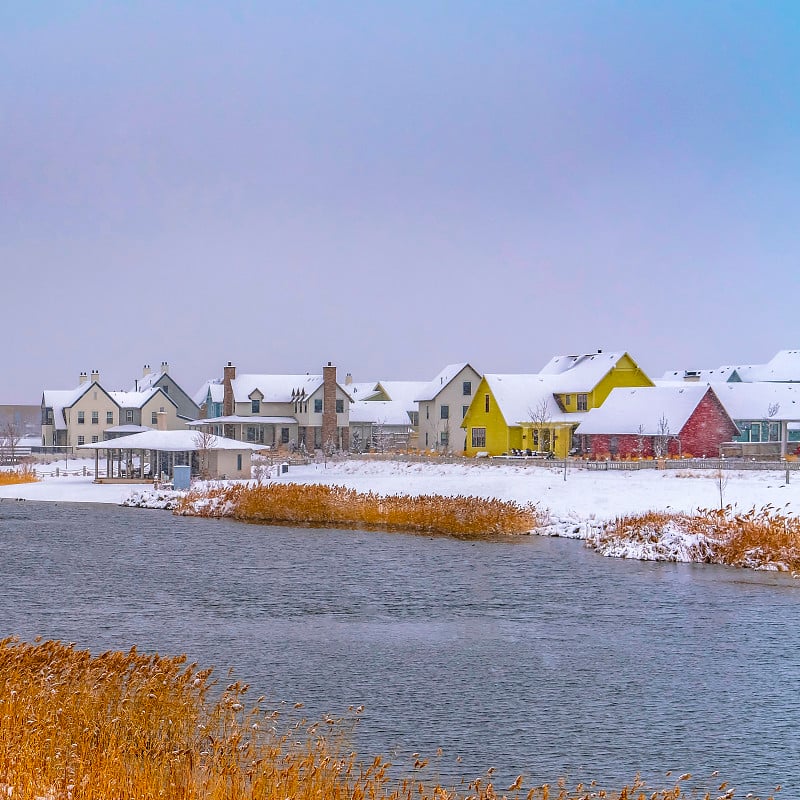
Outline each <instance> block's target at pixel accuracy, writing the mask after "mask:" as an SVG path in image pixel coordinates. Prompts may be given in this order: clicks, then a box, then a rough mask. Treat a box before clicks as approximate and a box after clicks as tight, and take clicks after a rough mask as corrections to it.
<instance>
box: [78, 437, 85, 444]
mask: <svg viewBox="0 0 800 800" xmlns="http://www.w3.org/2000/svg"><path fill="white" fill-rule="evenodd" d="M85 441H86V439H85V438H84V437H83V436H79V437H78V444H84V442H85Z"/></svg>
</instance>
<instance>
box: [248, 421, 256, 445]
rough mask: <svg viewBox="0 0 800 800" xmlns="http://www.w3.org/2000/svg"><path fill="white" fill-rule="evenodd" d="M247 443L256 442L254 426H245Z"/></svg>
mask: <svg viewBox="0 0 800 800" xmlns="http://www.w3.org/2000/svg"><path fill="white" fill-rule="evenodd" d="M247 441H248V442H255V441H256V428H255V425H248V426H247Z"/></svg>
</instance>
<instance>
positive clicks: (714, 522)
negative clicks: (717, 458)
mask: <svg viewBox="0 0 800 800" xmlns="http://www.w3.org/2000/svg"><path fill="white" fill-rule="evenodd" d="M668 525H674V526H676V527H678V528H680V529H682V530H684V531H685V532H686V533H688V534H695V535H699V536H702V537H705V540H706V544H707V548H706V552H707V558H706V559H705V560H706V561H707V562H709V563H715V564H727V565H730V566H736V567H773V568H776V569H781V570H787V571H790V572H795V573H798V572H800V517H795V516H789V515H788V514H784V513H782V512H781V511H779V510H777V509H776V508H774V506H771V505H767V506H764V507H763V508H761V509H755V508H751V509H750V510H749V511H744V512H743V511H736V510H735V509H734V508H732V507H731V506H726V507H725V508H723V509H699V510H698V511H697V512H695V513H694V514H681V513H665V512H657V511H649V512H646V513H644V514H633V515H629V516H624V517H619V518H617V520H616V521H615V522H614V523H613V524H612V525H611V526H610V527H609V528H608V529H607V530H606V531H605V533H604V536H605V537H620V538H628V539H631V538H637V537H639V538H641V537H652V536H658V535H659V532H660V531H663V530H664V529H665V528H666V527H667V526H668Z"/></svg>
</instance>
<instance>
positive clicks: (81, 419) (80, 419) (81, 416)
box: [78, 411, 86, 425]
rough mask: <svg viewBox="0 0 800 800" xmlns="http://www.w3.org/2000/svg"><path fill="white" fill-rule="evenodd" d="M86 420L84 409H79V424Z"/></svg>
mask: <svg viewBox="0 0 800 800" xmlns="http://www.w3.org/2000/svg"><path fill="white" fill-rule="evenodd" d="M85 421H86V420H85V419H84V416H83V411H79V412H78V425H83V423H84V422H85Z"/></svg>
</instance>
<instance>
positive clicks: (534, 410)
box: [528, 397, 552, 450]
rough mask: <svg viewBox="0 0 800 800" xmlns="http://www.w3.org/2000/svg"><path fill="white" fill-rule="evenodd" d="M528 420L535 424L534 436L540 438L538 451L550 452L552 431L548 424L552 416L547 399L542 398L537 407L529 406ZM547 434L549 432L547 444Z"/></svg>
mask: <svg viewBox="0 0 800 800" xmlns="http://www.w3.org/2000/svg"><path fill="white" fill-rule="evenodd" d="M528 418H529V419H530V421H531V422H532V423H533V427H534V435H535V436H536V437H537V438H538V442H537V447H536V449H538V450H549V449H550V446H549V445H550V429H549V427H548V423H549V422H550V420H551V419H552V415H551V413H550V403H549V402H548V400H547V398H546V397H543V398H541V400H539V402H538V403H537V404H536V405H535V406H528ZM545 432H547V442H545V440H544V434H545ZM531 444H533V442H531ZM532 449H533V448H532Z"/></svg>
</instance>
